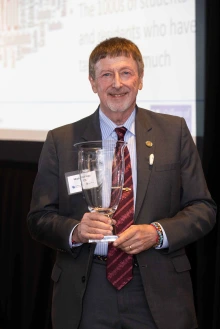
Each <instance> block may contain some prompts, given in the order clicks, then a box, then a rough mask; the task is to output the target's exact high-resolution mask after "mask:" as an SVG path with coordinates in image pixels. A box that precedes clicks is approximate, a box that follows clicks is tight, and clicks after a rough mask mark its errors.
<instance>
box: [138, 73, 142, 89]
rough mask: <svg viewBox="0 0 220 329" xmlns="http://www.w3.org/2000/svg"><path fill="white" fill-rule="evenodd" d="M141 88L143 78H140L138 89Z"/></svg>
mask: <svg viewBox="0 0 220 329" xmlns="http://www.w3.org/2000/svg"><path fill="white" fill-rule="evenodd" d="M142 88H143V76H142V78H140V82H139V86H138V89H139V90H141V89H142Z"/></svg>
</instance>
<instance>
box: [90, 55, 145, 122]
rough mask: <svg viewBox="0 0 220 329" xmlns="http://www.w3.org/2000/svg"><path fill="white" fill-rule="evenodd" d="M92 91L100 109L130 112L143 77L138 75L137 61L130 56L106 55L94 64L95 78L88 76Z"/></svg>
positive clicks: (140, 87)
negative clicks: (96, 96) (95, 94)
mask: <svg viewBox="0 0 220 329" xmlns="http://www.w3.org/2000/svg"><path fill="white" fill-rule="evenodd" d="M89 80H90V83H91V86H92V89H93V91H94V93H97V94H98V96H99V99H100V106H101V109H102V111H103V112H104V113H105V114H106V115H107V116H108V115H110V116H111V114H112V112H125V111H127V112H129V113H131V112H132V111H133V109H134V107H135V104H136V96H137V93H138V90H141V89H142V81H143V77H139V76H138V67H137V63H136V62H135V61H134V60H133V58H132V57H125V56H119V57H113V58H110V57H106V58H103V59H101V60H100V61H98V62H97V63H96V65H95V79H93V78H92V77H89Z"/></svg>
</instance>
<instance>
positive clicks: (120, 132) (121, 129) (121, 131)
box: [115, 127, 127, 141]
mask: <svg viewBox="0 0 220 329" xmlns="http://www.w3.org/2000/svg"><path fill="white" fill-rule="evenodd" d="M126 131H127V128H125V127H118V128H115V132H116V134H117V135H118V140H119V141H124V135H125V133H126Z"/></svg>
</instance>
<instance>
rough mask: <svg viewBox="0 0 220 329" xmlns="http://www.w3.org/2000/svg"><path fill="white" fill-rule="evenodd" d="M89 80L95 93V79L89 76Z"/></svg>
mask: <svg viewBox="0 0 220 329" xmlns="http://www.w3.org/2000/svg"><path fill="white" fill-rule="evenodd" d="M89 81H90V83H91V86H92V90H93V92H94V93H95V94H96V93H97V88H96V83H95V80H94V79H93V78H92V77H91V76H89Z"/></svg>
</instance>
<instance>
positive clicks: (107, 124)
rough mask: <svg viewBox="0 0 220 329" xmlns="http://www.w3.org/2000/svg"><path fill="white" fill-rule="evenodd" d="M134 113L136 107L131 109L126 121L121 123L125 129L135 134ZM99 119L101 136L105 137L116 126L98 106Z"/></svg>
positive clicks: (108, 135)
mask: <svg viewBox="0 0 220 329" xmlns="http://www.w3.org/2000/svg"><path fill="white" fill-rule="evenodd" d="M135 114H136V109H135V108H134V110H133V111H132V113H131V115H130V116H129V118H128V119H127V120H126V122H125V123H124V124H123V127H125V128H127V130H128V131H129V132H130V133H131V134H132V135H135ZM99 119H100V126H101V131H102V138H103V139H107V138H109V137H111V136H112V133H113V132H114V130H115V128H116V127H121V126H117V125H116V124H115V123H114V122H113V121H111V120H110V119H109V118H108V117H107V116H106V115H105V114H104V113H103V112H102V111H101V109H100V108H99Z"/></svg>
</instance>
